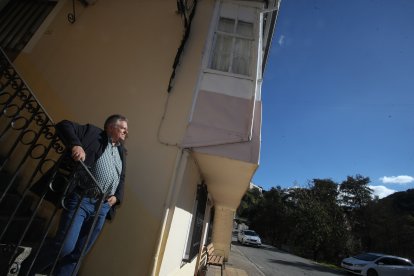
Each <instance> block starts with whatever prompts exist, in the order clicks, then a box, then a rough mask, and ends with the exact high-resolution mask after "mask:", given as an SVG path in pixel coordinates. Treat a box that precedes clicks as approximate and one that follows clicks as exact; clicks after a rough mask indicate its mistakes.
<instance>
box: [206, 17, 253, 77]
mask: <svg viewBox="0 0 414 276" xmlns="http://www.w3.org/2000/svg"><path fill="white" fill-rule="evenodd" d="M217 30H218V32H216V36H215V43H214V47H213V55H212V59H211V63H210V67H211V68H212V69H215V70H220V71H224V72H232V73H235V74H241V75H250V62H251V61H250V60H251V52H252V39H253V24H252V23H248V22H243V21H238V22H237V25H236V21H235V20H234V19H229V18H220V20H219V24H218V27H217ZM230 67H231V68H230Z"/></svg>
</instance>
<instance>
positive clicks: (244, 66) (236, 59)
mask: <svg viewBox="0 0 414 276" xmlns="http://www.w3.org/2000/svg"><path fill="white" fill-rule="evenodd" d="M251 47H252V42H251V41H250V40H248V39H242V38H237V39H236V42H235V45H234V55H233V63H232V70H231V71H232V72H233V73H236V74H241V75H250V58H251Z"/></svg>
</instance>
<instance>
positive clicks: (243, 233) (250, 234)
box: [237, 230, 262, 246]
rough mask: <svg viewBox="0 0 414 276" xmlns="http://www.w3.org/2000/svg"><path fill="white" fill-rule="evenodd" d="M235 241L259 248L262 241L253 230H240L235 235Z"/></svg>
mask: <svg viewBox="0 0 414 276" xmlns="http://www.w3.org/2000/svg"><path fill="white" fill-rule="evenodd" d="M237 240H238V241H239V242H240V243H241V244H248V245H255V246H261V245H262V240H261V239H260V237H259V235H258V234H257V233H256V232H255V231H253V230H240V231H239V234H238V235H237Z"/></svg>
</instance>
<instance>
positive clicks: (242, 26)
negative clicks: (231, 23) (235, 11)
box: [236, 21, 253, 37]
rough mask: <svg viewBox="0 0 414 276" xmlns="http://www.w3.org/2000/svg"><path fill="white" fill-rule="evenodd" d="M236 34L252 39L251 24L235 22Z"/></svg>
mask: <svg viewBox="0 0 414 276" xmlns="http://www.w3.org/2000/svg"><path fill="white" fill-rule="evenodd" d="M236 33H237V34H238V35H242V36H247V37H253V24H252V23H248V22H244V21H239V22H237V28H236Z"/></svg>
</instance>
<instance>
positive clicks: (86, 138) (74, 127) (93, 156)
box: [32, 120, 126, 219]
mask: <svg viewBox="0 0 414 276" xmlns="http://www.w3.org/2000/svg"><path fill="white" fill-rule="evenodd" d="M55 127H56V131H57V134H58V136H59V138H61V139H62V141H63V142H64V144H65V146H66V147H67V148H68V151H67V154H66V155H65V156H63V157H62V158H63V162H62V163H63V164H67V163H72V164H73V163H74V161H73V160H72V159H71V157H70V154H71V149H72V147H73V146H76V145H78V146H81V147H82V148H83V150H84V151H85V154H86V158H85V161H84V163H85V165H86V166H88V167H91V166H92V165H93V164H94V163H95V162H96V161H97V160H98V159H99V157H101V155H102V153H103V152H104V150H105V149H106V147H107V145H108V136H107V134H106V132H105V131H104V130H102V129H100V128H98V127H96V126H94V125H91V124H86V125H79V124H77V123H74V122H71V121H67V120H64V121H61V122H59V123H58V124H56V126H55ZM118 151H119V155H120V157H121V160H122V172H121V175H120V180H119V184H118V187H117V189H116V191H115V194H114V195H115V197H116V198H117V202H116V204H115V205H114V206H112V208H111V210H110V211H109V212H108V216H107V219H112V218H113V216H114V215H115V206H116V205H119V204H120V203H121V202H122V200H123V195H124V182H125V167H126V160H125V149H124V147H123V146H122V145H121V146H119V147H118ZM53 170H54V168H52V169H51V170H50V171H49V172H46V173H45V175H44V176H43V177H41V179H40V180H39V181H38V183H36V184H35V185H34V189H32V191H34V192H35V193H37V194H39V191H40V190H39V187H40V186H42V187H46V186H48V185H49V183H50V178H51V177H52V175H53V173H52V171H53ZM74 186H76V183H75V185H73V183H72V185H71V186H69V187H68V188H67V191H66V194H69V193H71V192H72V191H73V190H74V189H76V187H74ZM49 193H50V191H49ZM51 198H53V199H52V200H51ZM46 199H48V200H50V201H55V200H56V199H55V198H54V197H53V196H52V197H50V196H46ZM53 203H55V204H58V200H56V202H53Z"/></svg>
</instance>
